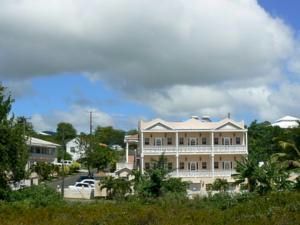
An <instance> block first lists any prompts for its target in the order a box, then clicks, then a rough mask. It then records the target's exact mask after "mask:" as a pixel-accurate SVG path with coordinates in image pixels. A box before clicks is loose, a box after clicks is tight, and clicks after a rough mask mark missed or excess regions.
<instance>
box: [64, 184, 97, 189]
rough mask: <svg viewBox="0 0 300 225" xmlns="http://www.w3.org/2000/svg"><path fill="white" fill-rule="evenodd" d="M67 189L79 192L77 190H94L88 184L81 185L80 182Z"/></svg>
mask: <svg viewBox="0 0 300 225" xmlns="http://www.w3.org/2000/svg"><path fill="white" fill-rule="evenodd" d="M69 189H73V190H79V189H87V190H90V189H94V187H92V186H91V185H90V184H88V183H81V182H78V183H76V184H74V185H70V186H69Z"/></svg>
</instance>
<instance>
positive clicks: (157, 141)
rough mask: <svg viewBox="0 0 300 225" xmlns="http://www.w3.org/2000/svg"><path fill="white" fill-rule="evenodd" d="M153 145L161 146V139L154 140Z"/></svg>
mask: <svg viewBox="0 0 300 225" xmlns="http://www.w3.org/2000/svg"><path fill="white" fill-rule="evenodd" d="M155 145H158V146H160V145H162V138H155Z"/></svg>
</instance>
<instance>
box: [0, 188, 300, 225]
mask: <svg viewBox="0 0 300 225" xmlns="http://www.w3.org/2000/svg"><path fill="white" fill-rule="evenodd" d="M0 224H1V225H17V224H18V225H21V224H22V225H35V224H36V225H60V224H61V225H80V224H82V225H105V224H116V225H117V224H119V225H126V224H132V225H147V224H157V225H170V224H178V225H184V224H193V225H195V224H203V225H206V224H228V225H235V224H238V225H241V224H242V225H245V224H253V225H254V224H255V225H260V224H261V225H267V224H272V225H276V224H278V225H279V224H280V225H288V224H290V225H297V224H300V193H299V192H290V193H274V194H271V195H268V196H263V197H261V196H252V197H246V198H245V197H240V198H234V199H231V198H224V197H222V198H220V197H216V198H212V199H197V200H193V201H191V200H180V199H176V198H167V199H160V200H158V201H157V202H155V203H142V202H137V201H131V202H105V201H101V202H94V203H77V202H71V203H70V202H69V203H61V204H49V205H47V206H43V207H41V206H38V207H34V206H32V205H30V204H26V203H24V202H17V203H4V202H3V203H0Z"/></svg>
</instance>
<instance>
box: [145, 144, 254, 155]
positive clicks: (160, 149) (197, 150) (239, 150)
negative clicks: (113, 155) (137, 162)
mask: <svg viewBox="0 0 300 225" xmlns="http://www.w3.org/2000/svg"><path fill="white" fill-rule="evenodd" d="M143 152H144V154H146V155H160V154H162V153H164V154H165V155H175V154H176V153H177V148H176V146H168V145H161V146H150V145H146V146H144V149H143ZM247 152H248V151H247V146H245V145H214V146H212V145H179V146H178V154H179V155H185V154H189V155H191V154H197V155H198V154H212V153H214V154H247Z"/></svg>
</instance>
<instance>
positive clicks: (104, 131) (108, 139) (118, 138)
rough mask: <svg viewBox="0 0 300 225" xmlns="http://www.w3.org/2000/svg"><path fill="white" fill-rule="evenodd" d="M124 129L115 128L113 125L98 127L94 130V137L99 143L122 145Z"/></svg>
mask: <svg viewBox="0 0 300 225" xmlns="http://www.w3.org/2000/svg"><path fill="white" fill-rule="evenodd" d="M124 137H125V131H123V130H117V129H114V128H113V127H111V126H109V127H100V126H98V127H97V128H96V130H95V139H96V140H97V141H98V142H99V143H103V144H107V145H115V144H116V145H120V146H124Z"/></svg>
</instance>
